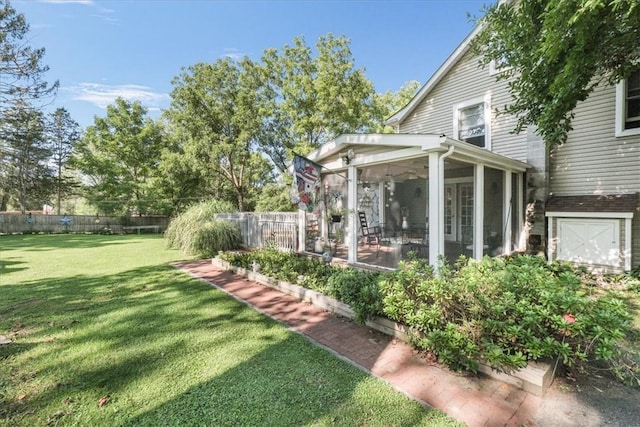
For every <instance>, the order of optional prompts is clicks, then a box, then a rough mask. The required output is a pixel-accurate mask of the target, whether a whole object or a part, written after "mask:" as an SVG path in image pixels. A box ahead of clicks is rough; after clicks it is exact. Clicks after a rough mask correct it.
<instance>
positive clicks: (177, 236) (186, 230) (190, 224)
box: [164, 200, 242, 257]
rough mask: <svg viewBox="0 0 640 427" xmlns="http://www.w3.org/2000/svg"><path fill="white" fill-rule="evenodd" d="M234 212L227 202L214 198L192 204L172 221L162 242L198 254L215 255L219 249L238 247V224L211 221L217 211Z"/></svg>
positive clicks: (170, 246) (239, 237)
mask: <svg viewBox="0 0 640 427" xmlns="http://www.w3.org/2000/svg"><path fill="white" fill-rule="evenodd" d="M234 211H235V208H234V207H233V206H232V205H231V204H230V203H228V202H221V201H217V200H211V201H207V202H202V203H198V204H196V205H193V206H191V207H190V208H188V209H187V210H186V211H184V212H183V213H181V214H180V215H178V216H177V217H175V218H173V219H172V220H171V222H170V223H169V226H168V227H167V231H166V232H165V234H164V237H165V244H166V246H167V247H169V248H174V249H180V250H182V251H183V252H184V253H186V254H190V255H198V256H201V257H207V256H212V255H215V254H216V253H217V252H218V251H220V250H230V249H238V248H240V246H241V244H242V238H241V236H240V231H239V230H238V229H237V227H236V226H235V225H233V224H231V223H226V222H224V221H217V220H214V215H215V214H216V213H221V212H234Z"/></svg>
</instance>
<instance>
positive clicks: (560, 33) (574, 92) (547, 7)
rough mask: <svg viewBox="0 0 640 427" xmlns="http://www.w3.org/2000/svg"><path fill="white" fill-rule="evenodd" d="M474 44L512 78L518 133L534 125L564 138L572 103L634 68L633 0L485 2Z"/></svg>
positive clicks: (639, 44) (637, 38)
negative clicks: (485, 9)
mask: <svg viewBox="0 0 640 427" xmlns="http://www.w3.org/2000/svg"><path fill="white" fill-rule="evenodd" d="M479 23H480V25H481V26H482V27H481V28H482V30H481V31H480V33H479V35H478V37H476V38H475V40H474V44H473V46H474V48H475V49H476V51H477V52H478V53H479V54H480V55H482V56H481V63H482V64H485V65H486V64H488V63H490V62H491V61H495V63H496V64H497V65H498V66H499V67H501V68H502V69H503V70H504V72H503V73H500V74H498V78H499V79H509V81H508V84H509V88H510V91H511V94H512V96H513V102H512V103H510V104H508V105H506V106H505V107H504V108H503V109H502V112H505V113H509V114H514V115H515V116H516V117H517V118H518V122H517V127H516V129H515V131H516V132H520V131H521V130H522V129H524V128H525V127H526V126H529V125H535V126H536V128H537V132H538V133H539V134H540V135H541V136H542V137H543V138H544V140H545V142H546V143H547V144H548V145H549V146H556V145H560V144H563V143H564V142H566V140H567V134H568V132H569V131H570V130H571V122H572V119H573V117H574V113H573V110H574V108H575V107H576V105H577V104H578V102H580V101H584V100H585V99H586V98H587V97H588V96H589V94H590V93H592V92H593V90H594V88H595V87H596V86H598V85H601V84H615V83H616V82H618V81H620V80H622V79H626V78H627V77H629V76H630V75H631V74H632V73H633V72H634V71H635V70H637V68H638V60H639V59H640V2H638V0H522V1H504V2H499V3H498V4H496V5H494V6H492V7H490V8H488V9H487V11H486V14H485V16H484V17H483V18H482V19H481V20H480V22H479Z"/></svg>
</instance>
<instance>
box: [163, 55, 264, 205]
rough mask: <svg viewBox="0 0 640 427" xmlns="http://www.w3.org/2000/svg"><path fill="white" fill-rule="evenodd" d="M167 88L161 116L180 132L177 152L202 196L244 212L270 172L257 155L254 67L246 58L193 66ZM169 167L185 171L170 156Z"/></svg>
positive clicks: (258, 98) (259, 103) (259, 102)
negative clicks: (167, 102)
mask: <svg viewBox="0 0 640 427" xmlns="http://www.w3.org/2000/svg"><path fill="white" fill-rule="evenodd" d="M173 86H174V88H173V91H172V92H171V97H172V102H171V107H170V108H169V109H168V110H167V111H166V116H167V118H168V119H169V121H170V123H171V125H172V127H173V128H175V131H176V132H179V133H180V134H181V137H182V140H181V142H180V144H179V146H178V152H180V153H181V155H184V156H186V157H187V158H188V159H189V163H190V164H189V166H190V167H191V168H193V173H194V174H196V175H197V176H198V177H199V179H200V182H201V183H202V184H203V186H204V189H206V190H205V191H206V192H208V193H209V194H210V195H211V196H212V197H214V198H217V199H220V200H233V202H234V204H235V205H236V206H237V207H238V209H239V210H241V211H244V210H246V209H247V208H248V207H249V202H250V199H251V193H252V191H253V189H254V187H256V186H259V185H260V179H264V174H265V172H268V171H270V169H271V167H270V166H269V164H268V162H267V159H266V158H265V157H263V156H262V155H261V154H260V152H259V147H260V138H259V136H260V135H261V130H262V124H263V117H262V114H261V106H262V105H263V103H262V90H261V89H262V81H261V78H260V70H259V68H258V67H257V65H256V64H255V63H254V62H252V61H251V60H250V59H248V58H244V59H241V60H240V61H234V60H232V59H229V58H227V59H220V60H218V61H216V62H215V63H213V64H207V63H198V64H195V65H193V66H190V67H188V68H187V69H185V70H183V72H182V74H180V75H179V76H177V77H176V78H174V80H173ZM172 165H173V166H172V167H180V168H181V169H182V170H185V169H186V168H185V167H184V166H180V165H179V159H177V158H176V157H175V156H174V157H173V161H172Z"/></svg>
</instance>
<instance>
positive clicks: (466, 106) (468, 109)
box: [453, 97, 491, 149]
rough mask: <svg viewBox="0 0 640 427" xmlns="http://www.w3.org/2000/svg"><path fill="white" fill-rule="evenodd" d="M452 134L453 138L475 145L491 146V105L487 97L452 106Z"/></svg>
mask: <svg viewBox="0 0 640 427" xmlns="http://www.w3.org/2000/svg"><path fill="white" fill-rule="evenodd" d="M453 135H454V138H455V139H457V140H460V141H464V142H468V143H469V144H473V145H475V146H476V147H481V148H487V149H490V148H491V138H490V136H491V107H490V105H489V100H488V97H484V98H477V99H473V100H470V101H467V102H463V103H460V104H458V105H455V106H454V108H453Z"/></svg>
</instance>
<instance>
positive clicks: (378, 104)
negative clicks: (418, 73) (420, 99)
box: [366, 80, 420, 133]
mask: <svg viewBox="0 0 640 427" xmlns="http://www.w3.org/2000/svg"><path fill="white" fill-rule="evenodd" d="M418 89H420V82H418V81H416V80H411V81H408V82H406V83H405V84H404V85H402V87H401V88H400V89H398V90H397V91H395V92H394V91H391V90H388V91H386V92H384V93H376V94H375V95H374V107H375V108H374V112H375V116H374V120H373V121H372V123H371V125H370V127H369V128H368V129H367V130H366V131H367V132H373V133H392V132H393V129H392V128H391V126H386V125H385V124H384V121H385V120H386V119H388V118H389V117H390V116H391V115H392V114H394V113H396V112H398V111H399V110H400V109H401V108H402V107H404V106H405V105H407V104H408V103H409V101H411V99H412V98H413V97H414V96H415V95H416V93H417V92H418Z"/></svg>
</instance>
